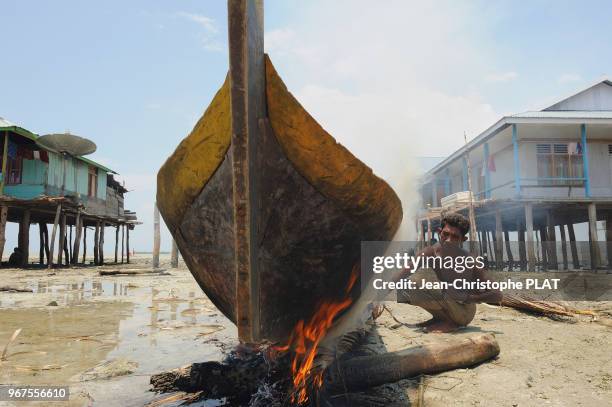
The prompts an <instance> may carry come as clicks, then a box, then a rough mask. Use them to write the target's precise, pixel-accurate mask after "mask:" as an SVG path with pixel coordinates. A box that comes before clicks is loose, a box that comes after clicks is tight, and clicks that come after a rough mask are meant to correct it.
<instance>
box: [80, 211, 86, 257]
mask: <svg viewBox="0 0 612 407" xmlns="http://www.w3.org/2000/svg"><path fill="white" fill-rule="evenodd" d="M81 223H82V224H83V261H82V263H83V264H86V263H85V260H86V259H87V226H86V225H85V219H82V220H81Z"/></svg>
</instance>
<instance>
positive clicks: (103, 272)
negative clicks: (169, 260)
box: [98, 268, 169, 276]
mask: <svg viewBox="0 0 612 407" xmlns="http://www.w3.org/2000/svg"><path fill="white" fill-rule="evenodd" d="M165 271H166V269H160V268H156V269H151V270H140V269H136V270H135V269H123V270H121V269H120V270H100V271H98V274H100V275H101V276H120V275H125V276H133V275H139V274H149V275H169V273H165Z"/></svg>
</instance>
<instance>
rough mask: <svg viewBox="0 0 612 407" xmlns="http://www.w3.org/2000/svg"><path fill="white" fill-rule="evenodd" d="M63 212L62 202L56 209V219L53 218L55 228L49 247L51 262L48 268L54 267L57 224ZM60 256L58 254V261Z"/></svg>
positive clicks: (52, 231) (49, 259)
mask: <svg viewBox="0 0 612 407" xmlns="http://www.w3.org/2000/svg"><path fill="white" fill-rule="evenodd" d="M61 213H62V204H59V205H57V209H56V210H55V219H54V220H53V229H52V230H51V248H50V249H49V257H48V261H49V264H47V268H51V267H53V256H54V255H55V251H54V249H55V235H56V233H57V225H58V223H59V220H60V216H61ZM59 257H60V255H59V254H58V261H59Z"/></svg>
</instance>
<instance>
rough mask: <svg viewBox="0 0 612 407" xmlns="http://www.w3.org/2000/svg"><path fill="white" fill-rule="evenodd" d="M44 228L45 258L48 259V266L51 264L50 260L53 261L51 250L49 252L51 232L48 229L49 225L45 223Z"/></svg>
mask: <svg viewBox="0 0 612 407" xmlns="http://www.w3.org/2000/svg"><path fill="white" fill-rule="evenodd" d="M42 228H43V237H44V239H45V258H46V263H45V264H47V263H48V262H49V259H51V250H49V230H48V229H47V224H46V223H45V222H43V223H42Z"/></svg>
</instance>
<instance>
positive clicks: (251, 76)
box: [228, 0, 266, 342]
mask: <svg viewBox="0 0 612 407" xmlns="http://www.w3.org/2000/svg"><path fill="white" fill-rule="evenodd" d="M228 29H229V59H230V74H229V75H230V99H231V110H232V139H231V147H230V150H231V151H230V157H231V159H232V186H233V194H234V199H233V200H234V240H235V249H236V250H235V268H236V269H235V270H236V296H235V298H236V303H235V309H236V325H237V326H238V336H239V338H240V340H241V341H243V342H254V341H257V340H259V339H260V334H259V331H260V330H259V297H258V296H259V270H258V267H257V247H258V246H257V244H255V242H256V241H257V236H258V228H257V224H256V222H257V220H258V218H257V217H256V214H257V213H258V212H259V208H258V202H259V201H258V196H257V192H258V190H259V189H258V177H257V165H258V151H259V139H260V138H261V131H262V128H261V127H260V120H261V119H264V118H265V117H266V106H265V103H266V102H265V64H264V53H263V48H264V46H263V41H264V39H263V38H264V37H263V32H264V29H263V0H236V1H229V2H228Z"/></svg>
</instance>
